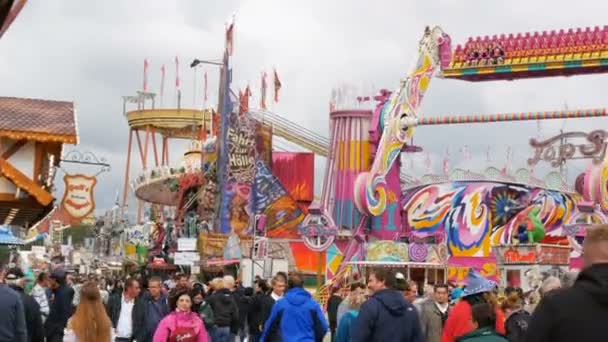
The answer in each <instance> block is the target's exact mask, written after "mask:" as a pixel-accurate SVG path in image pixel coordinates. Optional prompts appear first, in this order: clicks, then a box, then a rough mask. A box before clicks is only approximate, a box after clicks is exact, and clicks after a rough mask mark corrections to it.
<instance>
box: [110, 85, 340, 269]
mask: <svg viewBox="0 0 608 342" xmlns="http://www.w3.org/2000/svg"><path fill="white" fill-rule="evenodd" d="M227 96H228V97H229V98H230V101H231V102H232V101H233V99H232V98H231V94H227ZM124 100H125V114H124V115H125V117H126V119H127V121H128V124H129V127H130V136H129V146H128V157H127V168H126V171H125V192H124V197H123V206H122V208H123V210H125V209H126V204H127V196H126V193H127V191H126V189H127V186H128V184H130V185H131V189H132V191H133V193H134V194H135V197H136V198H137V201H138V208H137V218H136V220H137V221H136V222H137V224H136V225H135V226H132V227H129V228H127V229H125V234H124V239H123V240H122V241H121V242H120V243H117V244H116V245H117V246H121V248H122V247H124V248H122V249H124V254H125V255H126V256H127V257H128V258H130V259H133V260H135V259H137V260H139V261H140V263H141V257H140V256H141V254H142V251H144V253H145V254H147V256H148V257H147V258H144V259H145V260H147V262H148V268H151V269H153V270H154V269H157V268H159V267H160V266H158V265H159V263H155V262H153V260H157V261H159V260H160V259H159V258H158V257H159V256H160V257H162V258H163V259H164V260H166V261H169V263H172V262H173V263H175V264H179V265H189V266H193V264H191V263H189V262H188V260H184V257H193V253H192V252H194V251H198V252H199V253H198V254H200V257H201V258H200V260H198V257H196V258H195V259H196V264H197V266H198V265H200V266H202V268H203V269H204V270H206V271H209V272H212V273H213V272H219V271H221V270H222V268H225V267H229V268H234V267H233V266H234V265H235V264H236V265H238V264H239V263H241V259H243V258H249V259H251V258H253V259H256V260H258V261H259V262H257V263H258V264H260V265H261V264H264V265H266V264H271V266H272V264H273V263H274V264H279V263H282V262H285V263H287V262H288V263H289V264H290V265H291V266H292V267H293V268H295V269H298V270H301V271H305V272H309V273H314V272H315V271H316V269H317V264H318V262H317V261H316V260H317V259H319V260H321V258H319V256H318V255H317V254H316V253H314V252H311V251H310V250H308V249H307V248H306V247H305V246H304V244H303V243H302V241H301V239H300V235H299V233H298V226H299V224H300V223H301V222H302V220H303V219H304V215H305V213H306V210H307V207H308V205H310V204H311V202H312V201H313V187H314V185H313V183H314V178H313V174H314V173H313V169H314V155H313V154H312V153H293V152H280V151H273V149H272V142H273V137H279V138H280V139H283V140H287V141H289V142H291V143H294V144H297V145H300V146H302V147H304V148H306V149H310V150H312V151H314V152H315V153H318V154H326V153H327V150H328V149H327V145H328V142H327V139H325V138H323V137H320V136H319V135H318V134H316V133H314V132H311V131H310V130H308V129H305V128H303V127H301V126H298V125H296V124H294V123H292V122H289V121H287V120H285V119H283V118H281V117H280V116H278V115H276V114H274V113H272V112H269V111H267V110H252V111H243V110H240V108H238V107H236V108H235V110H234V111H232V110H229V111H227V112H224V113H227V114H226V115H224V116H222V115H221V114H218V113H217V112H216V111H215V110H214V109H203V110H200V109H198V110H195V109H184V108H179V107H178V108H154V101H155V94H153V93H147V92H138V95H137V96H134V97H125V99H124ZM128 103H131V104H136V106H137V107H136V108H135V109H133V110H127V109H126V106H127V104H128ZM223 125H225V127H223ZM142 135H143V138H142ZM159 138H160V141H161V144H159V145H157V139H159ZM176 140H182V141H184V140H185V141H190V144H189V145H190V146H189V148H188V149H187V151H186V152H185V153H184V156H183V158H182V159H181V160H180V161H179V162H178V163H176V164H173V163H171V162H170V159H169V151H170V150H171V148H170V146H176V142H175V141H176ZM177 143H178V144H179V142H177ZM134 144H136V146H137V148H136V149H135V150H136V152H135V153H136V154H139V159H140V162H141V169H142V172H141V173H140V174H138V175H137V176H136V177H135V178H134V179H133V180H130V173H131V167H132V165H131V164H132V163H131V151H132V150H133V149H134V148H133V146H132V145H134ZM158 146H161V149H158V148H157V147H158ZM220 146H222V148H223V150H222V149H220ZM219 151H223V153H220V152H219ZM137 152H139V153H137ZM197 240H198V241H197ZM186 245H187V246H189V247H184V246H186ZM142 246H143V247H144V248H141V247H142ZM184 248H186V249H184ZM311 255H312V256H313V259H314V260H315V261H314V262H311V260H310V256H311ZM273 260H274V261H273ZM269 261H270V262H269ZM251 265H252V263H251V262H250V263H249V266H248V267H252V266H251ZM163 267H164V268H167V267H169V266H167V265H165V264H163Z"/></svg>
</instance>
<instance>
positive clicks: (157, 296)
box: [0, 225, 608, 342]
mask: <svg viewBox="0 0 608 342" xmlns="http://www.w3.org/2000/svg"><path fill="white" fill-rule="evenodd" d="M584 261H585V266H586V267H585V269H584V270H583V271H581V272H580V274H579V275H578V277H577V278H576V280H575V281H573V282H571V283H570V284H562V282H561V281H560V279H558V278H555V277H548V278H546V279H545V280H544V282H543V284H542V286H541V287H540V295H541V297H542V298H541V299H540V302H538V303H536V302H535V301H532V300H531V298H534V297H529V296H526V295H525V294H524V293H523V291H522V290H521V289H519V288H507V289H504V290H503V291H501V292H499V291H498V288H497V286H496V283H494V282H492V281H490V280H488V279H485V278H483V277H482V276H481V275H480V274H479V273H478V272H476V271H474V270H471V271H470V272H469V274H468V279H467V281H466V286H462V287H458V286H453V285H451V284H449V285H442V284H436V285H434V286H433V287H429V286H426V287H425V288H424V291H423V293H424V295H423V296H421V297H419V296H418V284H416V283H415V282H412V281H408V280H406V278H405V277H404V276H403V274H401V273H398V272H397V273H395V272H394V271H393V270H391V269H389V268H374V269H371V270H369V272H368V274H367V275H368V277H367V279H366V280H367V283H366V284H365V285H364V284H362V283H355V284H352V285H351V286H350V289H349V290H350V291H349V292H348V295H347V297H346V298H345V299H344V300H343V299H342V297H340V296H339V295H338V293H339V291H338V290H337V289H334V290H333V291H332V295H331V296H330V298H329V300H328V303H327V314H326V313H325V312H324V311H323V310H322V308H321V306H320V305H319V304H318V302H317V301H316V300H315V299H313V297H312V295H311V293H310V292H309V291H307V290H306V289H304V279H303V277H302V276H301V275H299V274H297V273H293V274H290V275H287V274H285V273H277V274H276V275H275V276H274V277H273V278H272V279H270V281H266V280H263V279H261V278H259V277H257V278H256V280H255V282H254V286H253V288H245V287H243V286H242V285H241V284H239V282H238V281H236V280H235V278H234V277H232V276H230V275H227V276H224V277H222V278H215V279H212V280H211V281H209V282H208V283H206V284H203V283H199V282H196V281H194V280H193V279H191V278H190V277H189V276H188V275H186V274H177V275H175V276H174V277H172V278H171V279H168V280H165V281H163V279H161V278H157V277H149V278H146V279H144V278H143V277H142V276H140V275H136V276H131V277H128V278H126V279H124V280H120V279H112V280H109V279H104V278H98V277H97V276H95V275H90V276H87V277H78V276H71V275H68V274H67V273H66V272H65V271H64V270H63V269H61V268H58V269H55V270H53V271H52V273H50V274H46V273H40V274H39V275H38V276H37V279H36V283H35V285H34V286H33V287H32V286H28V284H27V279H26V277H25V275H24V274H23V272H22V270H19V269H17V268H11V269H8V270H6V272H2V278H1V280H2V285H0V308H2V311H3V312H2V315H0V341H15V342H25V341H28V342H38V341H41V342H44V341H47V342H59V341H70V342H75V341H78V342H108V341H115V342H127V341H128V342H146V341H147V342H167V341H170V342H178V341H179V342H206V341H212V342H224V341H230V342H234V341H252V342H257V341H271V342H274V341H311V342H313V341H314V342H317V341H323V340H324V339H326V338H331V340H332V341H338V342H347V341H354V342H368V341H371V342H373V341H400V342H401V341H402V342H483V341H486V342H493V341H494V342H505V341H509V342H544V341H551V342H553V341H555V342H560V341H608V329H605V328H604V327H603V326H602V323H603V322H605V321H606V320H607V319H608V225H605V226H597V227H594V228H590V229H588V231H587V236H586V239H585V242H584ZM29 285H31V284H29ZM30 287H31V291H29V292H30V293H29V294H28V293H27V292H28V291H26V288H30ZM328 332H329V336H328Z"/></svg>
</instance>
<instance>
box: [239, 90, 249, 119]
mask: <svg viewBox="0 0 608 342" xmlns="http://www.w3.org/2000/svg"><path fill="white" fill-rule="evenodd" d="M250 96H251V90H249V86H247V88H245V91H239V115H243V114H245V113H247V112H248V111H249V97H250Z"/></svg>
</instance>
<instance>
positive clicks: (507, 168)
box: [502, 146, 512, 174]
mask: <svg viewBox="0 0 608 342" xmlns="http://www.w3.org/2000/svg"><path fill="white" fill-rule="evenodd" d="M511 155H512V152H511V146H507V160H506V162H505V166H504V167H503V168H502V173H504V174H507V173H508V172H509V166H510V164H511Z"/></svg>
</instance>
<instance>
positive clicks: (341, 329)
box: [335, 292, 366, 342]
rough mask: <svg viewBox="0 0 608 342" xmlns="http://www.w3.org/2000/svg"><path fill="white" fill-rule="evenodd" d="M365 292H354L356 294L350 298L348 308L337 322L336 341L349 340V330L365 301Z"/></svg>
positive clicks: (347, 341) (345, 341) (343, 341)
mask: <svg viewBox="0 0 608 342" xmlns="http://www.w3.org/2000/svg"><path fill="white" fill-rule="evenodd" d="M365 299H366V298H365V294H364V293H363V292H356V295H354V296H352V297H351V298H350V305H349V306H350V308H351V309H350V310H349V311H347V312H346V313H345V314H344V315H343V316H342V320H341V321H340V322H339V323H340V324H338V331H337V332H336V336H335V341H336V342H350V341H351V335H350V331H351V329H352V327H353V324H354V322H355V320H356V319H357V317H358V316H359V310H360V309H361V305H363V303H364V302H365Z"/></svg>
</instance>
